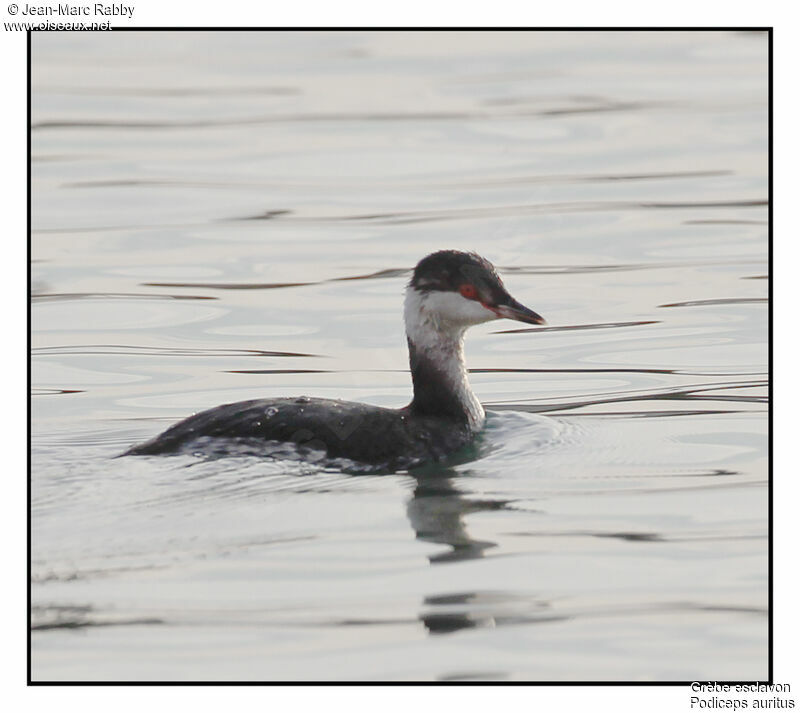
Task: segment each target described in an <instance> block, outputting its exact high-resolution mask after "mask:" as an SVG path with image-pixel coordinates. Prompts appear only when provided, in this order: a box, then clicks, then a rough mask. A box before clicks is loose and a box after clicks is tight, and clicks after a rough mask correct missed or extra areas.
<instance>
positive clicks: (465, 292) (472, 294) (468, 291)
mask: <svg viewBox="0 0 800 713" xmlns="http://www.w3.org/2000/svg"><path fill="white" fill-rule="evenodd" d="M458 291H459V292H460V293H461V296H462V297H466V298H467V299H468V300H476V299H478V290H476V289H475V285H470V284H466V285H461V287H459V288H458Z"/></svg>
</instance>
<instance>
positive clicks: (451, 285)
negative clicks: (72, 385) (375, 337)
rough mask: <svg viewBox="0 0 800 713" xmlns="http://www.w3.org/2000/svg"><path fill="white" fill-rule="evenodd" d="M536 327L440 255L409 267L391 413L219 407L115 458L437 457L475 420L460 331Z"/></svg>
mask: <svg viewBox="0 0 800 713" xmlns="http://www.w3.org/2000/svg"><path fill="white" fill-rule="evenodd" d="M502 317H505V318H507V319H515V320H517V321H519V322H527V323H529V324H544V323H545V322H544V319H542V317H540V316H539V315H538V314H536V312H534V311H533V310H530V309H528V308H527V307H523V306H522V305H521V304H520V303H519V302H517V301H516V300H515V299H514V298H513V297H512V296H511V295H510V294H508V292H507V291H506V289H505V287H504V286H503V282H502V280H501V279H500V277H499V276H498V274H497V272H496V271H495V269H494V267H493V266H492V264H491V263H490V262H489V261H488V260H486V259H484V258H482V257H481V256H480V255H476V254H474V253H464V252H458V251H456V250H442V251H439V252H435V253H433V254H431V255H428V256H427V257H426V258H424V259H423V260H421V261H420V262H419V264H418V265H417V266H416V268H415V269H414V274H413V276H412V278H411V281H410V282H409V284H408V287H407V288H406V296H405V324H406V338H407V340H408V352H409V361H410V364H411V378H412V381H413V384H414V398H413V400H412V401H411V403H410V404H409V405H408V406H405V407H404V408H400V409H389V408H381V407H379V406H371V405H369V404H362V403H355V402H352V401H334V400H331V399H311V398H308V397H306V396H300V397H296V398H273V399H255V400H252V401H239V402H237V403H233V404H225V405H223V406H217V407H216V408H212V409H209V410H208V411H203V412H201V413H198V414H195V415H194V416H190V417H189V418H187V419H185V420H183V421H181V422H180V423H177V424H175V425H174V426H172V427H171V428H169V429H167V430H166V431H164V433H162V434H161V435H160V436H156V437H155V438H153V439H151V440H149V441H147V442H145V443H142V444H140V445H138V446H134V447H133V448H131V449H130V450H128V451H126V452H125V453H124V454H123V455H154V454H165V453H194V452H201V453H215V454H223V455H224V454H227V453H230V454H239V453H243V452H247V453H254V452H255V453H258V452H259V451H260V450H263V452H264V453H265V454H270V455H272V454H274V449H272V451H271V452H270V451H268V449H267V448H266V444H271V445H272V446H275V445H276V443H275V442H283V443H292V444H296V446H297V447H298V448H299V449H301V451H303V452H305V450H306V449H307V450H308V452H313V453H315V454H316V455H318V454H319V452H322V453H324V455H325V456H326V457H327V458H329V459H348V460H350V461H355V462H356V463H364V464H370V465H377V466H381V467H385V468H389V469H400V468H408V467H411V466H414V465H418V464H420V463H423V462H425V461H430V460H441V459H442V458H444V457H445V456H447V455H449V454H450V453H452V452H453V451H456V450H458V449H459V448H461V447H462V446H465V445H467V444H468V443H470V442H471V441H472V439H473V438H474V436H475V434H476V433H478V431H480V429H481V428H482V427H483V423H484V420H485V413H484V410H483V407H482V406H481V404H480V402H479V401H478V399H477V398H476V396H475V394H474V393H473V392H472V389H471V388H470V385H469V381H468V380H467V368H466V364H465V362H464V332H465V331H466V329H467V328H468V327H471V326H472V325H474V324H481V323H482V322H489V321H491V320H493V319H500V318H502Z"/></svg>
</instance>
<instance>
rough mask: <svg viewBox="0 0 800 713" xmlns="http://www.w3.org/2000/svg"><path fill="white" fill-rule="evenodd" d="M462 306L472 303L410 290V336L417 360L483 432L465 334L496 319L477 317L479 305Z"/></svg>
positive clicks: (482, 414)
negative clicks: (430, 369)
mask: <svg viewBox="0 0 800 713" xmlns="http://www.w3.org/2000/svg"><path fill="white" fill-rule="evenodd" d="M462 303H468V300H466V299H464V298H463V297H461V295H459V294H457V293H452V292H441V291H432V292H427V293H426V292H419V291H417V290H415V289H414V288H413V287H409V288H408V289H407V290H406V298H405V323H406V336H407V337H408V340H409V342H410V343H411V345H413V349H414V350H415V351H416V354H417V356H418V357H419V358H421V359H425V360H426V361H427V362H428V363H429V364H431V365H432V366H433V367H434V368H435V371H436V373H437V376H438V377H439V378H441V379H443V380H444V382H445V386H446V388H447V390H448V391H449V392H450V393H451V394H452V395H453V396H454V397H455V399H456V400H457V401H458V403H459V404H460V406H461V408H462V410H463V412H464V413H465V414H466V416H467V420H468V422H469V425H470V427H471V428H472V429H474V430H479V429H481V428H482V427H483V423H484V421H485V419H486V414H485V412H484V410H483V406H481V404H480V401H478V398H477V397H476V396H475V394H474V393H473V391H472V388H471V387H470V385H469V380H468V378H467V366H466V362H465V360H464V332H465V331H466V330H467V327H469V326H471V325H472V324H478V323H480V322H485V321H488V320H489V319H493V318H495V315H493V314H491V313H490V312H489V314H488V316H487V315H483V314H480V313H475V307H479V305H474V307H473V305H470V304H466V305H464V304H462ZM480 309H481V310H483V311H484V312H488V310H484V308H482V307H481V308H480ZM465 310H466V311H465ZM414 385H415V389H417V388H419V384H418V382H417V380H416V378H415V384H414ZM423 388H424V387H423ZM415 396H416V394H415Z"/></svg>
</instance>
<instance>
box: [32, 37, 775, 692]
mask: <svg viewBox="0 0 800 713" xmlns="http://www.w3.org/2000/svg"><path fill="white" fill-rule="evenodd" d="M773 30H774V28H773V27H750V26H725V27H704V26H689V27H686V26H661V27H653V26H647V27H639V26H610V27H602V26H592V27H574V26H572V27H570V26H550V27H524V26H522V27H514V26H498V27H492V26H476V27H464V26H433V27H414V26H393V27H386V26H382V27H370V26H341V27H336V26H323V27H308V26H286V27H241V26H237V27H225V26H212V27H186V26H181V27H119V28H116V27H115V28H113V29H112V31H113V32H221V31H224V32H264V31H270V32H292V31H295V32H296V31H305V32H353V31H364V32H384V31H415V32H429V31H454V32H455V31H458V32H482V31H492V32H504V31H513V32H557V31H561V32H587V31H593V32H677V31H680V32H736V31H739V32H764V33H766V34H767V64H768V71H767V77H768V78H767V132H768V144H767V146H768V148H767V154H768V155H767V164H768V169H767V175H768V177H767V192H768V207H767V216H768V218H767V220H768V229H767V234H768V259H767V264H768V279H767V298H768V334H767V354H768V356H767V370H768V386H767V393H768V402H769V406H768V416H767V421H768V437H767V440H768V445H767V453H768V476H767V477H768V485H767V513H768V533H769V534H768V538H767V541H768V549H767V551H768V556H767V557H768V569H769V575H768V589H767V591H768V617H767V620H768V632H767V648H768V651H767V656H768V672H769V673H768V678H767V680H766V681H762V680H756V679H754V680H750V681H715V682H713V683H718V684H720V685H730V686H737V685H740V686H745V685H765V684H766V685H772V684H774V638H773V628H774V588H773V569H774V567H773V537H774V531H773V529H774V528H773V525H774V523H773V494H774V493H773V428H772V425H773V424H772V415H773V414H772V404H773V379H772V377H773V369H774V364H773V329H772V328H773V323H772V320H773V309H772V308H773V274H774V273H773V201H774V195H773V96H774V95H773ZM32 32H38V30H28V31H27V52H26V69H27V72H26V74H27V106H26V127H25V130H26V136H27V174H26V179H27V257H28V266H27V290H28V298H27V350H28V351H27V387H28V397H27V402H28V403H27V513H28V518H27V617H28V635H27V685H28V686H332V687H337V686H598V687H609V686H645V687H648V686H651V687H652V686H691V685H692V683H695V682H694V681H416V682H415V681H380V682H367V681H314V680H308V681H268V680H265V681H171V680H159V681H92V680H85V681H34V680H32V678H31V674H32V670H31V650H32V649H31V637H32V631H31V627H30V621H31V301H32V300H31V34H32ZM699 683H703V682H702V681H701V682H699ZM706 683H708V682H706Z"/></svg>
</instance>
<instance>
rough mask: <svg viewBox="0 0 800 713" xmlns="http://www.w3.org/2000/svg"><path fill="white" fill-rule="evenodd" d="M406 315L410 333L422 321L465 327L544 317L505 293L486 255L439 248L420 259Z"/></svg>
mask: <svg viewBox="0 0 800 713" xmlns="http://www.w3.org/2000/svg"><path fill="white" fill-rule="evenodd" d="M405 316H406V327H407V329H408V330H409V337H412V338H413V334H412V332H415V331H418V328H419V327H421V326H422V325H427V328H428V329H435V330H437V331H447V332H456V333H463V331H464V330H465V329H466V328H467V327H471V326H472V325H474V324H481V323H483V322H489V321H491V320H493V319H500V318H503V317H505V318H506V319H515V320H517V321H518V322H527V323H528V324H544V323H545V321H544V319H543V318H542V317H541V316H540V315H538V314H536V312H534V311H533V310H531V309H528V308H527V307H524V306H523V305H521V304H520V303H519V302H517V301H516V300H515V299H514V298H513V297H512V296H511V295H510V294H508V291H507V290H506V288H505V286H504V285H503V281H502V280H501V279H500V276H499V275H498V274H497V272H496V271H495V269H494V267H493V266H492V264H491V263H490V262H489V261H488V260H486V259H485V258H482V257H481V256H480V255H476V254H475V253H464V252H459V251H457V250H440V251H439V252H435V253H432V254H431V255H428V256H427V257H426V258H423V259H422V260H420V262H419V264H418V265H417V266H416V268H415V269H414V275H413V276H412V278H411V282H410V283H409V285H408V291H407V293H406V315H405Z"/></svg>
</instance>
